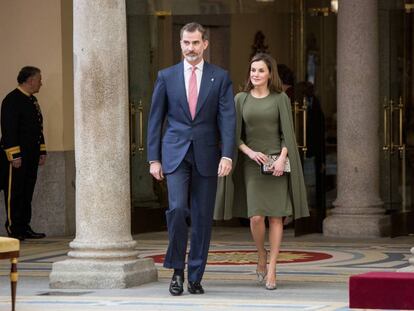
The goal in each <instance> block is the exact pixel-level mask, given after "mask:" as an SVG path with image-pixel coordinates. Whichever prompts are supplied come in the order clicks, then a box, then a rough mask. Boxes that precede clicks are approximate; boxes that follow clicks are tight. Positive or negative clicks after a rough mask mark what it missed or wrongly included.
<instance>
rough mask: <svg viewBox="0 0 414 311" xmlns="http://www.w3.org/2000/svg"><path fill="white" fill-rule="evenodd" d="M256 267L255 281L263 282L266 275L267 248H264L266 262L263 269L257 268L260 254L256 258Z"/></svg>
mask: <svg viewBox="0 0 414 311" xmlns="http://www.w3.org/2000/svg"><path fill="white" fill-rule="evenodd" d="M257 261H258V262H257V268H256V276H257V281H258V282H259V283H260V284H262V283H263V282H264V280H265V279H266V275H267V250H266V263H265V267H266V268H265V269H264V270H261V269H259V261H260V256H259V258H258V260H257Z"/></svg>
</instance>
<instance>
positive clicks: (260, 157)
mask: <svg viewBox="0 0 414 311" xmlns="http://www.w3.org/2000/svg"><path fill="white" fill-rule="evenodd" d="M247 155H248V157H249V158H250V159H252V160H253V161H255V162H256V163H257V164H259V165H260V164H265V163H266V162H267V160H268V159H267V155H265V154H264V153H261V152H256V151H253V150H251V152H249V153H248V154H247Z"/></svg>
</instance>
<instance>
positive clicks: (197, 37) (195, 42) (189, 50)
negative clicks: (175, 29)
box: [180, 30, 208, 65]
mask: <svg viewBox="0 0 414 311" xmlns="http://www.w3.org/2000/svg"><path fill="white" fill-rule="evenodd" d="M180 44H181V51H182V52H183V56H184V58H185V59H186V60H187V62H189V63H190V64H192V65H196V64H198V63H199V62H200V61H201V60H202V59H203V53H204V50H205V49H206V48H207V46H208V41H207V40H203V39H202V35H201V32H199V31H198V30H197V31H194V32H188V31H184V32H183V37H182V38H181V41H180Z"/></svg>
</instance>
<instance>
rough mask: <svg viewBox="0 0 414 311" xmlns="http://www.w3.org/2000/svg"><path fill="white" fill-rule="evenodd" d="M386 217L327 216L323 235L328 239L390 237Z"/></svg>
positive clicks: (389, 225)
mask: <svg viewBox="0 0 414 311" xmlns="http://www.w3.org/2000/svg"><path fill="white" fill-rule="evenodd" d="M390 227H391V222H390V217H389V216H388V215H375V214H374V215H341V214H336V215H332V216H328V217H327V218H325V220H324V221H323V235H324V236H328V237H350V238H376V237H384V236H389V235H390Z"/></svg>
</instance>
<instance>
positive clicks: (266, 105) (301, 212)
mask: <svg viewBox="0 0 414 311" xmlns="http://www.w3.org/2000/svg"><path fill="white" fill-rule="evenodd" d="M234 100H235V104H236V117H237V126H236V137H237V140H236V143H235V144H234V157H233V170H232V172H231V174H230V175H229V176H226V177H219V178H218V184H217V196H216V206H215V209H214V219H215V220H227V219H232V218H234V217H243V218H246V217H249V216H251V215H254V214H256V213H259V212H261V213H262V214H263V215H266V216H271V215H274V216H285V215H290V214H292V213H293V217H294V218H295V219H298V218H302V217H308V216H309V209H308V203H307V198H306V187H305V181H304V179H303V173H302V165H301V162H300V155H299V152H298V148H297V144H296V138H295V131H294V129H293V120H292V110H291V105H290V100H289V97H288V96H287V95H286V94H285V93H283V92H282V93H276V92H273V93H271V94H270V95H269V96H268V97H266V98H263V99H254V98H251V96H250V94H249V93H246V92H241V93H238V94H237V95H236V96H235V99H234ZM247 101H249V103H247ZM250 101H252V102H250ZM256 101H257V102H256ZM270 102H273V105H271V104H270ZM245 106H247V107H248V108H247V110H246V111H244V108H245ZM256 108H257V111H256ZM244 113H245V114H246V122H247V126H248V128H247V131H248V132H247V135H246V128H245V127H246V124H244V122H243V114H244ZM256 118H257V119H260V121H259V122H254V127H252V124H251V123H253V121H255V119H256ZM268 118H269V119H268ZM256 121H257V120H256ZM265 121H266V122H265ZM249 125H250V126H249ZM281 133H283V135H282V134H281ZM246 136H247V137H246ZM272 136H274V137H272ZM240 141H244V142H245V143H246V144H247V145H248V146H250V147H252V148H253V149H255V148H256V149H257V150H258V151H262V152H266V153H277V152H279V151H280V149H281V148H282V146H286V148H287V149H288V156H289V161H290V169H291V172H290V174H286V175H284V176H280V177H276V176H262V175H261V174H260V169H259V166H258V165H257V164H256V163H255V162H253V161H251V160H250V159H249V158H248V157H247V156H245V155H244V154H243V153H242V152H241V151H240V150H239V148H238V146H239V144H240ZM245 162H248V163H247V164H246V165H245ZM245 173H246V177H245V176H244V175H245ZM267 180H269V183H267ZM263 181H265V182H264V184H265V185H263ZM286 185H287V189H286ZM246 186H247V187H248V188H250V189H252V190H249V191H247V190H246ZM267 187H269V188H267ZM265 188H266V189H265ZM284 189H286V190H284ZM247 192H249V197H250V199H249V200H250V201H251V203H250V202H249V204H248V202H247V201H248V200H247V196H248V193H247ZM257 194H258V195H257ZM277 194H280V195H277ZM262 196H263V197H262ZM287 197H288V198H287ZM280 203H282V204H280ZM289 204H290V205H289ZM247 205H249V208H248V207H247ZM248 209H249V210H248ZM250 209H251V210H250ZM291 209H292V211H291Z"/></svg>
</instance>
